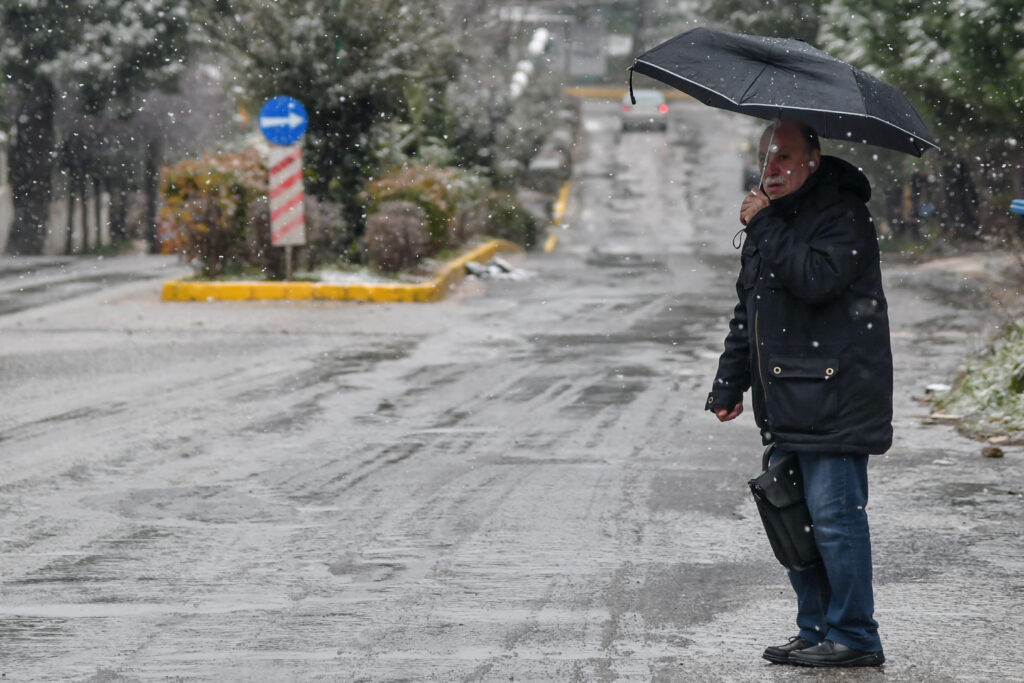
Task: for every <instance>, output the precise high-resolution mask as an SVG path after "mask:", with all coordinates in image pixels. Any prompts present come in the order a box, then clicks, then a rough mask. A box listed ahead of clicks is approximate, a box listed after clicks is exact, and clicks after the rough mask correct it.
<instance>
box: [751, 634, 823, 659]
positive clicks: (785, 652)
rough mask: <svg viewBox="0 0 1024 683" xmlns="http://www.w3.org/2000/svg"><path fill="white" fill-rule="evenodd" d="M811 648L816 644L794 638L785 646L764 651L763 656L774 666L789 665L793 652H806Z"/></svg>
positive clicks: (774, 646)
mask: <svg viewBox="0 0 1024 683" xmlns="http://www.w3.org/2000/svg"><path fill="white" fill-rule="evenodd" d="M809 647H814V643H812V642H811V641H809V640H807V639H806V638H801V637H800V636H793V637H792V638H790V639H789V642H788V643H786V644H785V645H772V646H771V647H769V648H767V649H766V650H765V651H764V654H763V655H761V656H762V657H764V658H765V659H767V660H768V661H769V662H772V663H774V664H788V663H789V655H790V653H791V652H795V651H796V650H804V649H807V648H809Z"/></svg>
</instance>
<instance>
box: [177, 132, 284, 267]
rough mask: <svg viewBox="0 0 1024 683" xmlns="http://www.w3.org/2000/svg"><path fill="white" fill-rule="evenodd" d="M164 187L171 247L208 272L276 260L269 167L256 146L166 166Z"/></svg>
mask: <svg viewBox="0 0 1024 683" xmlns="http://www.w3.org/2000/svg"><path fill="white" fill-rule="evenodd" d="M160 191H161V193H162V194H163V198H164V206H163V208H162V209H161V211H160V221H161V223H162V233H163V234H165V235H170V236H171V239H170V241H169V242H168V243H167V249H166V250H169V251H173V252H177V253H179V254H180V255H181V256H182V257H183V258H185V260H187V261H189V262H195V263H196V264H197V265H198V270H199V272H200V274H201V275H203V276H204V277H210V278H212V277H217V276H219V275H222V274H224V273H225V272H232V271H236V270H240V269H241V268H243V267H244V266H245V265H252V266H255V267H259V268H264V269H265V268H267V267H268V266H269V265H270V264H271V262H272V259H273V256H272V254H271V252H272V251H273V250H272V249H271V248H270V229H269V222H270V221H269V215H268V214H269V212H268V208H267V201H266V196H267V170H266V167H265V166H264V164H263V162H262V160H261V159H260V156H259V154H258V152H256V151H255V150H250V151H247V152H244V153H241V154H223V155H219V156H207V157H204V158H201V159H185V160H183V161H179V162H178V163H176V164H173V165H171V166H167V167H165V168H164V169H163V174H162V177H161V182H160Z"/></svg>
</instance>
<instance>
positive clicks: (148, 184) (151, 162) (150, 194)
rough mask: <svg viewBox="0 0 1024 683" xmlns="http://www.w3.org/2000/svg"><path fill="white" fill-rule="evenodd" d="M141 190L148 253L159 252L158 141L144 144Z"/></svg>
mask: <svg viewBox="0 0 1024 683" xmlns="http://www.w3.org/2000/svg"><path fill="white" fill-rule="evenodd" d="M143 191H144V192H145V193H146V216H145V219H144V220H145V226H144V227H145V230H146V243H147V244H149V253H151V254H159V253H160V239H159V236H158V235H157V233H156V205H157V192H159V191H160V143H159V142H158V141H156V140H150V141H149V142H148V143H147V144H146V171H145V177H144V178H143Z"/></svg>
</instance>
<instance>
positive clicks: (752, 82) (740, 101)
mask: <svg viewBox="0 0 1024 683" xmlns="http://www.w3.org/2000/svg"><path fill="white" fill-rule="evenodd" d="M767 68H768V65H767V64H762V65H761V70H760V71H758V72H757V75H756V76H754V77H753V78H751V79H750V83H748V84H747V88H746V90H744V91H743V94H742V95H740V99H739V102H737V104H739V105H740V106H741V107H742V106H743V100H744V98H745V97H746V96H747V93H748V92H750V89H751V88H753V87H754V84H755V83H757V79H759V78H761V74H763V73H764V72H765V70H766V69H767Z"/></svg>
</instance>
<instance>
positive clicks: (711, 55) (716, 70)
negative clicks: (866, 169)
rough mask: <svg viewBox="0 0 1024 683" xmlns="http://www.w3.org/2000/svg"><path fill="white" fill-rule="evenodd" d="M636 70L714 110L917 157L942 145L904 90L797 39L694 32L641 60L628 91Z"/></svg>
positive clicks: (682, 35)
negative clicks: (794, 122) (790, 122)
mask: <svg viewBox="0 0 1024 683" xmlns="http://www.w3.org/2000/svg"><path fill="white" fill-rule="evenodd" d="M633 71H636V72H638V73H642V74H644V75H645V76H650V77H651V78H653V79H655V80H658V81H661V82H662V83H665V84H666V85H670V86H672V87H674V88H677V89H679V90H682V91H683V92H685V93H687V94H688V95H691V96H693V97H694V98H695V99H697V100H700V101H701V102H703V103H704V104H707V105H710V106H712V107H718V108H719V109H727V110H729V111H735V112H739V113H741V114H749V115H751V116H757V117H759V118H762V119H768V120H774V119H778V118H780V117H782V118H795V119H800V120H802V121H805V122H806V123H808V124H809V125H810V126H812V127H813V128H814V130H815V131H817V133H818V135H820V136H822V137H826V138H832V139H834V140H848V141H854V142H865V143H868V144H872V145H878V146H880V147H887V148H889V149H895V150H898V151H900V152H906V153H908V154H913V155H915V156H921V155H922V154H923V153H924V152H925V150H927V149H929V148H931V147H934V148H935V149H938V148H939V146H938V145H937V144H936V143H935V139H934V138H933V137H932V135H931V133H929V132H928V128H927V127H926V126H925V125H924V122H923V121H922V120H921V117H920V116H919V115H918V113H917V112H916V111H915V110H914V107H913V106H912V105H911V104H910V102H909V100H907V98H906V96H905V95H904V94H903V93H902V92H900V91H899V90H897V89H896V88H894V87H892V86H891V85H889V84H888V83H884V82H882V81H880V80H878V79H877V78H875V77H874V76H871V75H869V74H867V73H864V72H863V71H861V70H860V69H856V68H854V67H852V66H850V65H849V64H846V63H845V62H842V61H840V60H838V59H836V58H835V57H833V56H832V55H830V54H828V53H827V52H822V51H821V50H818V49H816V48H814V47H811V46H810V45H808V44H807V43H805V42H803V41H800V40H790V39H785V38H768V37H764V36H750V35H744V34H739V33H727V32H725V31H716V30H713V29H708V28H695V29H693V30H691V31H687V32H686V33H682V34H680V35H678V36H676V37H675V38H672V39H670V40H667V41H665V42H664V43H662V44H661V45H659V46H657V47H655V48H653V49H651V50H648V51H647V52H645V53H643V54H642V55H640V56H639V57H637V58H636V59H635V60H634V61H633V65H632V66H631V67H630V91H632V88H633V86H632V77H633V73H632V72H633Z"/></svg>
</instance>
